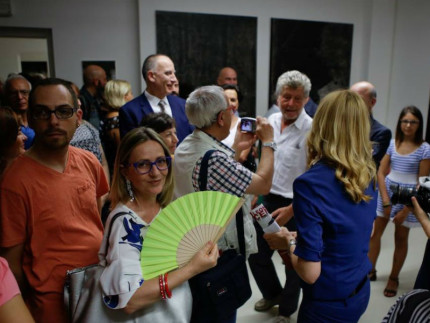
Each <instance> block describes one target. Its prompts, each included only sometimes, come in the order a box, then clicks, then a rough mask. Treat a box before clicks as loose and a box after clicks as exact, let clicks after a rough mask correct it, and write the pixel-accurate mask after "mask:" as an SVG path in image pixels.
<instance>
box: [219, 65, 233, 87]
mask: <svg viewBox="0 0 430 323" xmlns="http://www.w3.org/2000/svg"><path fill="white" fill-rule="evenodd" d="M217 83H218V85H224V84H234V85H237V73H236V71H235V70H234V69H233V68H231V67H224V68H222V69H221V70H220V71H219V74H218V79H217Z"/></svg>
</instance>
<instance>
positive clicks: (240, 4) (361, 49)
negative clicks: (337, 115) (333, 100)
mask: <svg viewBox="0 0 430 323" xmlns="http://www.w3.org/2000/svg"><path fill="white" fill-rule="evenodd" d="M322 3H324V5H322ZM371 4H372V2H371V1H370V0H324V1H321V0H306V1H303V0H266V1H261V0H234V1H232V0H217V1H213V0H188V1H178V0H164V1H157V0H139V17H140V19H139V29H140V39H141V44H140V46H141V47H140V53H141V59H144V58H145V57H146V56H147V55H149V54H152V53H154V52H155V49H156V47H155V37H154V35H155V11H156V10H167V11H180V12H195V13H213V14H227V15H239V16H252V17H258V27H257V28H258V30H257V84H256V87H257V93H256V101H257V102H256V107H257V114H259V115H263V114H264V113H265V112H266V110H267V108H268V107H267V100H268V97H269V64H270V19H271V18H287V19H302V20H314V21H329V22H341V23H353V24H354V38H353V42H354V45H353V52H352V67H351V79H361V78H365V77H367V75H366V73H365V71H367V64H368V61H367V59H368V48H369V37H368V34H369V33H370V30H369V19H368V18H367V17H368V14H367V13H368V12H369V11H371ZM239 79H240V75H239Z"/></svg>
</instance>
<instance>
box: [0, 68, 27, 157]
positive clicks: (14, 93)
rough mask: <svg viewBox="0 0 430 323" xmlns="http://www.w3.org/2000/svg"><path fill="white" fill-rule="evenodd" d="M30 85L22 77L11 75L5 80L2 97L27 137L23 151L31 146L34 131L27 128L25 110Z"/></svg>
mask: <svg viewBox="0 0 430 323" xmlns="http://www.w3.org/2000/svg"><path fill="white" fill-rule="evenodd" d="M30 91H31V83H30V82H29V81H28V80H27V79H26V78H25V77H24V76H22V75H19V74H12V75H11V76H9V77H8V79H7V80H6V83H5V86H4V96H5V99H6V105H8V106H9V107H11V108H12V110H13V111H15V113H16V114H17V116H18V121H19V124H20V126H21V131H22V133H23V134H24V135H25V136H26V137H27V140H26V142H25V149H28V148H30V147H31V145H32V144H33V140H34V131H33V129H31V128H30V127H29V126H28V119H27V109H28V97H29V96H30Z"/></svg>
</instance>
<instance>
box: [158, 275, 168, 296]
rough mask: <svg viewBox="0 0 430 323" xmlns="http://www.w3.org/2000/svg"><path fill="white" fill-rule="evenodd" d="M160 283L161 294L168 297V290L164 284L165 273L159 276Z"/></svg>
mask: <svg viewBox="0 0 430 323" xmlns="http://www.w3.org/2000/svg"><path fill="white" fill-rule="evenodd" d="M158 283H159V285H160V294H161V298H162V299H166V290H165V286H164V278H163V275H160V276H158Z"/></svg>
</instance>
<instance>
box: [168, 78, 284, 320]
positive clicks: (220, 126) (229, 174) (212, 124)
mask: <svg viewBox="0 0 430 323" xmlns="http://www.w3.org/2000/svg"><path fill="white" fill-rule="evenodd" d="M185 111H186V114H187V116H188V119H189V120H190V122H191V124H193V125H194V126H195V127H196V129H195V130H194V131H193V133H192V134H191V135H189V136H188V137H187V138H185V140H184V141H183V142H182V143H181V144H180V145H179V147H178V148H177V149H176V152H175V162H174V174H175V182H176V187H175V196H176V197H180V196H182V195H185V194H188V193H191V192H195V191H199V190H200V182H201V180H202V178H201V177H200V168H201V167H202V159H203V156H205V154H206V152H208V151H213V152H212V154H211V155H210V156H209V158H208V160H207V185H206V190H209V191H220V192H224V193H230V194H233V195H236V196H239V197H243V196H244V195H245V194H267V193H268V192H269V189H270V187H271V185H272V175H273V154H274V150H275V149H276V145H275V144H274V142H273V128H272V127H271V126H270V124H269V123H268V122H267V120H266V119H264V118H260V117H258V118H257V129H256V132H255V135H256V136H257V138H258V139H260V141H261V142H262V153H261V158H260V163H259V165H258V168H257V170H256V172H255V173H253V172H251V171H250V170H248V169H247V168H245V167H244V166H243V165H242V164H240V163H239V162H238V158H239V156H240V153H241V152H242V151H243V150H245V149H247V148H249V147H250V146H251V145H252V143H253V140H254V134H252V133H245V132H241V131H240V129H239V128H238V131H237V134H236V137H235V140H234V143H233V149H230V148H229V147H227V146H226V145H224V144H223V143H222V142H221V141H222V140H223V139H225V138H226V137H227V136H228V135H229V133H230V125H231V119H232V115H233V112H232V109H231V107H229V105H228V100H227V97H226V95H225V94H224V90H223V89H222V88H221V87H219V86H215V85H212V86H203V87H200V88H198V89H197V90H195V91H194V92H192V93H191V94H190V96H189V97H188V99H187V102H186V106H185ZM202 176H204V175H203V174H202ZM249 208H250V203H245V204H244V206H243V207H242V211H243V224H244V236H245V246H246V256H248V255H249V254H251V253H255V252H257V246H256V241H255V229H254V226H253V224H252V220H251V218H250V216H249ZM218 246H219V249H220V250H223V251H225V250H228V249H235V250H236V251H237V252H240V250H239V249H240V248H239V242H238V234H237V230H236V222H235V221H232V222H230V225H229V226H228V227H227V230H226V231H225V233H224V235H223V236H222V237H221V239H220V240H219V242H218ZM235 315H236V313H234V315H233V316H234V317H235ZM212 319H213V318H212ZM231 319H232V320H233V317H232V318H231Z"/></svg>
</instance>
